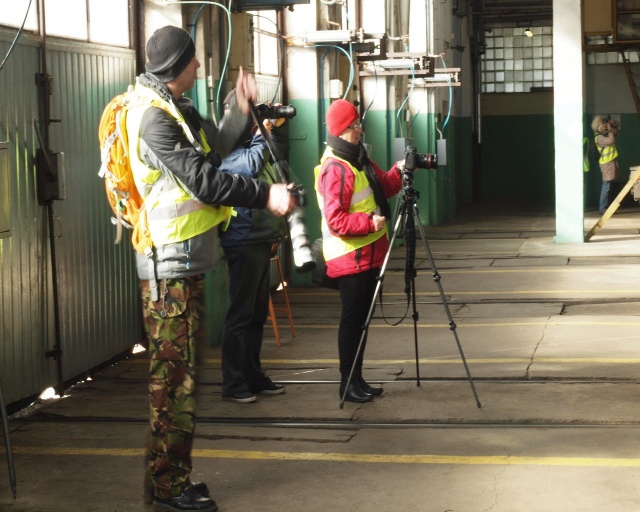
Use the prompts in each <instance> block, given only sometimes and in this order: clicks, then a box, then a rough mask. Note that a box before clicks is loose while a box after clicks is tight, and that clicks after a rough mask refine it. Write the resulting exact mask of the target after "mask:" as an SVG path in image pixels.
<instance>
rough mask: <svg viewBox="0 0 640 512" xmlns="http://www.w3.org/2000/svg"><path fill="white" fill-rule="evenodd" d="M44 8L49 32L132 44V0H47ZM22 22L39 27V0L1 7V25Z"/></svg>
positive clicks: (31, 27)
mask: <svg viewBox="0 0 640 512" xmlns="http://www.w3.org/2000/svg"><path fill="white" fill-rule="evenodd" d="M44 10H45V24H46V30H47V34H48V35H51V36H59V37H66V38H69V39H78V40H80V41H88V42H91V43H102V44H109V45H113V46H122V47H125V48H128V47H129V46H130V41H129V0H109V1H108V2H106V1H105V0H45V1H44ZM27 11H28V12H27ZM25 16H26V18H25ZM23 22H24V28H25V30H30V31H38V30H39V27H38V2H37V1H36V0H11V1H10V2H9V1H7V2H6V5H3V7H2V9H0V25H8V26H11V27H21V26H22V24H23Z"/></svg>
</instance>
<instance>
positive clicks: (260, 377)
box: [220, 95, 287, 403]
mask: <svg viewBox="0 0 640 512" xmlns="http://www.w3.org/2000/svg"><path fill="white" fill-rule="evenodd" d="M230 96H231V95H230ZM230 96H228V97H227V99H226V100H225V105H226V106H229V98H230ZM263 124H264V127H265V130H266V131H267V133H269V134H270V135H271V136H272V137H273V138H272V140H273V142H275V141H276V140H277V137H276V135H275V133H274V132H275V131H277V129H275V130H274V131H273V132H272V123H271V121H270V120H268V119H265V120H264V123H263ZM253 132H254V133H253V135H251V134H250V133H247V137H245V139H246V140H245V142H244V143H243V144H241V145H240V146H239V147H238V148H236V149H235V150H234V151H232V152H231V153H230V154H229V155H228V156H227V157H226V158H224V159H223V160H222V165H221V166H220V169H221V170H222V171H224V172H227V173H230V174H234V175H240V176H248V177H251V178H257V179H259V180H260V181H264V182H266V183H276V182H277V181H278V179H277V176H276V171H275V170H274V169H273V168H272V167H271V165H270V163H269V160H270V155H269V150H268V147H267V142H266V141H265V138H264V136H263V135H262V134H261V133H260V131H259V130H258V129H257V126H254V127H253ZM235 210H236V215H235V216H234V217H232V218H231V222H230V223H229V227H228V228H227V229H226V230H225V231H224V232H223V233H222V236H221V238H220V242H221V244H222V248H223V249H224V254H225V259H226V261H227V264H228V267H229V309H228V310H227V314H226V316H225V321H224V332H223V335H222V399H223V400H227V401H231V402H237V403H249V402H255V400H256V395H258V394H263V395H279V394H281V393H284V392H285V388H284V387H283V386H281V385H279V384H275V383H274V382H273V381H272V380H271V379H270V378H269V377H268V376H267V375H266V374H265V372H264V370H263V369H262V363H261V362H260V351H261V349H262V338H263V333H264V324H265V322H266V320H267V316H268V312H269V292H270V273H269V270H270V266H271V254H272V250H273V247H274V244H277V242H280V241H281V240H283V239H284V238H285V237H286V234H287V225H286V221H285V219H284V218H282V217H276V216H275V215H272V214H271V213H269V212H268V211H264V210H259V209H251V208H235Z"/></svg>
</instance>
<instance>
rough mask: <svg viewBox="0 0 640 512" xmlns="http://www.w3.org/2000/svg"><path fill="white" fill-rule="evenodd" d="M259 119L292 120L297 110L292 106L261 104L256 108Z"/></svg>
mask: <svg viewBox="0 0 640 512" xmlns="http://www.w3.org/2000/svg"><path fill="white" fill-rule="evenodd" d="M255 109H256V115H257V117H258V119H292V118H294V117H295V116H296V109H295V107H292V106H291V105H267V104H266V103H261V104H260V105H256V106H255Z"/></svg>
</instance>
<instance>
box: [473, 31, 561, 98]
mask: <svg viewBox="0 0 640 512" xmlns="http://www.w3.org/2000/svg"><path fill="white" fill-rule="evenodd" d="M527 33H528V34H529V35H527ZM485 40H486V45H487V48H486V52H485V54H484V55H483V56H482V92H485V93H494V92H531V91H532V90H534V91H535V90H545V89H551V88H552V87H553V31H552V27H528V28H525V27H514V28H494V29H491V32H488V33H487V34H486V35H485Z"/></svg>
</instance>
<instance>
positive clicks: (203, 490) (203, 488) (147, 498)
mask: <svg viewBox="0 0 640 512" xmlns="http://www.w3.org/2000/svg"><path fill="white" fill-rule="evenodd" d="M191 488H192V489H193V490H194V491H195V493H196V494H199V495H200V496H204V497H205V498H208V497H209V488H208V487H207V484H205V483H204V482H192V483H191ZM154 499H156V498H155V496H154V495H153V487H145V489H144V502H145V503H147V504H151V503H153V500H154Z"/></svg>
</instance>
